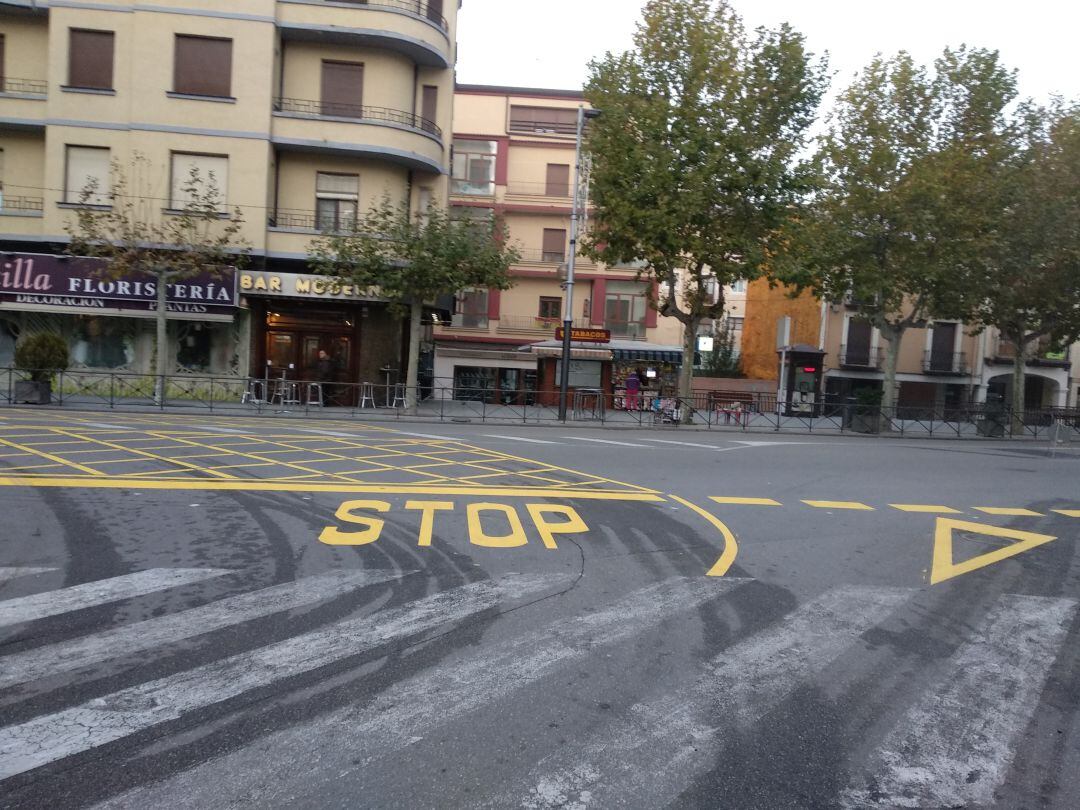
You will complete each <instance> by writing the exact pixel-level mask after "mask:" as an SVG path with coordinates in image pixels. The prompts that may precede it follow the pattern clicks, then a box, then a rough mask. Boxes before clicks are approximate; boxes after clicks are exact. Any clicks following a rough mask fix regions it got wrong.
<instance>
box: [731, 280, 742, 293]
mask: <svg viewBox="0 0 1080 810" xmlns="http://www.w3.org/2000/svg"><path fill="white" fill-rule="evenodd" d="M728 289H729V290H731V292H733V293H744V292H746V279H745V278H739V279H735V281H733V282H731V284H730V285H728Z"/></svg>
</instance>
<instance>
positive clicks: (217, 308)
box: [0, 253, 236, 315]
mask: <svg viewBox="0 0 1080 810" xmlns="http://www.w3.org/2000/svg"><path fill="white" fill-rule="evenodd" d="M108 266H109V263H108V262H107V261H106V260H104V259H88V258H75V257H69V256H54V255H51V254H47V253H2V254H0V304H2V305H3V306H4V307H5V308H11V309H43V310H48V311H60V312H63V311H68V310H70V311H76V310H79V311H85V310H92V311H94V310H96V311H99V312H102V311H104V312H102V314H116V311H117V310H130V311H131V314H132V315H137V314H139V313H140V312H141V313H147V312H153V311H154V310H156V309H157V292H158V290H157V285H158V282H157V279H156V278H155V277H154V276H153V274H151V273H133V274H130V275H127V276H124V277H123V278H112V277H111V276H110V275H109V274H108ZM165 294H166V308H167V309H168V311H169V312H172V313H177V314H181V315H184V314H186V315H223V314H225V315H231V314H232V312H233V311H234V310H235V309H236V271H235V270H234V269H233V268H231V267H229V268H226V269H224V270H223V271H221V272H216V273H199V274H197V275H194V276H191V277H189V278H184V279H177V280H176V281H174V282H170V283H168V284H166V285H165Z"/></svg>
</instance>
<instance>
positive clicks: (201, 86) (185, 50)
mask: <svg viewBox="0 0 1080 810" xmlns="http://www.w3.org/2000/svg"><path fill="white" fill-rule="evenodd" d="M173 90H175V91H176V92H177V93H186V94H189V95H193V96H217V97H220V98H229V97H231V96H232V40H231V39H213V38H211V37H193V36H187V35H184V34H177V35H176V52H175V54H174V63H173Z"/></svg>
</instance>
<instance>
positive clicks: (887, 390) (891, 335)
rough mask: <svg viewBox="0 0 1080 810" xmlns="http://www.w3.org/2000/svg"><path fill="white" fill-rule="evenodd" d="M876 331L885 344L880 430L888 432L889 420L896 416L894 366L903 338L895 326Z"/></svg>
mask: <svg viewBox="0 0 1080 810" xmlns="http://www.w3.org/2000/svg"><path fill="white" fill-rule="evenodd" d="M878 329H879V331H880V332H881V336H882V337H883V338H885V342H886V344H887V345H886V347H885V367H884V368H883V369H882V371H883V372H884V375H885V379H884V380H883V381H882V391H881V429H882V430H889V428H890V427H891V422H890V421H889V419H890V418H891V417H894V416H896V366H897V364H898V361H899V359H900V342H901V340H902V339H903V337H904V330H903V329H901V328H899V327H896V326H893V327H891V328H885V329H881V327H878Z"/></svg>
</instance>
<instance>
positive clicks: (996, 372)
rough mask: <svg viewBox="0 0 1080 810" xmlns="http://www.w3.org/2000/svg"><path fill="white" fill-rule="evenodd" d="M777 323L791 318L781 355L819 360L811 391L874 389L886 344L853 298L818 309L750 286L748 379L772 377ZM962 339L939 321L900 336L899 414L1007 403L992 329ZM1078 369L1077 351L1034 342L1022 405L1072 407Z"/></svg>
mask: <svg viewBox="0 0 1080 810" xmlns="http://www.w3.org/2000/svg"><path fill="white" fill-rule="evenodd" d="M784 316H788V317H790V318H792V321H793V326H792V333H791V335H792V336H791V338H790V340H789V341H788V344H789V345H788V346H787V349H788V350H789V352H793V354H794V356H795V357H796V358H811V357H813V358H815V360H814V362H820V368H819V369H817V370H816V371H815V375H816V376H817V377H819V378H820V389H815V393H816V394H818V395H821V394H823V395H824V396H825V397H826V398H827V399H828V400H830V401H840V402H843V401H849V400H850V399H851V398H853V397H854V396H855V395H856V393H857V391H858V390H859V389H860V388H877V389H880V388H881V385H882V380H883V379H884V373H883V367H884V358H885V347H886V342H885V341H884V339H883V338H882V337H881V334H880V332H879V331H878V330H877V329H876V328H874V327H873V326H872V325H871V324H870V322H869V321H867V320H866V318H865V317H863V316H862V315H861V314H860V311H859V303H858V302H857V301H852V300H847V301H834V302H825V303H822V302H820V301H817V300H815V299H814V298H813V297H812V296H810V295H809V294H804V295H803V296H800V297H799V298H797V299H794V300H792V299H791V298H789V297H788V290H786V289H784V288H782V287H777V288H775V289H769V286H768V283H767V282H765V281H756V282H753V283H752V284H751V285H750V289H749V293H748V296H747V304H746V322H745V324H746V325H745V336H744V338H743V363H744V369H746V370H747V372H748V373H749V374H750V376H754V377H759V378H769V379H776V378H777V371H778V368H779V358H780V354H779V352H778V351H777V348H776V346H777V343H776V329H777V320H778V318H781V317H784ZM971 332H972V330H970V329H968V328H967V327H966V326H965V324H963V323H960V322H957V321H949V320H939V321H934V322H931V323H929V324H927V325H926V326H925V327H922V328H912V329H909V330H908V331H907V332H906V333H905V334H904V337H903V339H902V342H901V346H900V354H899V358H898V363H897V375H896V376H897V382H898V385H899V389H898V392H897V393H898V400H897V401H898V405H899V406H900V407H902V408H905V409H907V410H908V412H909V413H915V412H919V413H925V414H927V415H931V414H933V415H935V416H940V415H941V414H943V413H946V412H948V411H949V410H950V409H952V408H957V407H961V406H965V405H967V404H978V403H983V402H986V401H988V400H990V401H995V400H996V401H1002V402H1006V403H1008V402H1010V401H1011V397H1012V394H1011V391H1012V372H1013V358H1014V356H1015V349H1014V347H1012V346H1011V345H1010V344H1009V343H1008V342H1007V341H1005V340H1002V339H1001V337H1000V336H999V335H998V333H997V331H996V330H994V329H988V330H985V331H983V332H980V333H979V334H972V333H971ZM1078 364H1080V344H1074V345H1073V346H1071V347H1064V348H1062V347H1054V346H1050V345H1049V344H1047V343H1045V342H1044V343H1043V344H1042V345H1040V346H1039V347H1037V349H1036V350H1035V351H1034V357H1031V358H1029V359H1028V361H1027V364H1026V365H1027V367H1026V370H1025V385H1024V396H1025V402H1026V404H1027V407H1029V408H1033V409H1038V408H1051V407H1066V406H1070V405H1076V404H1077V402H1080V387H1078V386H1080V383H1078V380H1077V378H1076V376H1074V371H1073V370H1074V369H1075V368H1077V367H1078ZM798 365H800V364H799V363H798V362H796V363H794V365H793V367H792V368H791V369H789V371H790V372H791V373H789V374H788V375H787V380H788V383H789V391H788V396H789V397H790V396H794V395H795V394H796V393H797V392H795V391H794V390H793V389H792V386H793V385H794V384H795V380H796V378H797V377H798V372H799V369H798V368H795V366H798ZM807 367H809V365H807Z"/></svg>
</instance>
